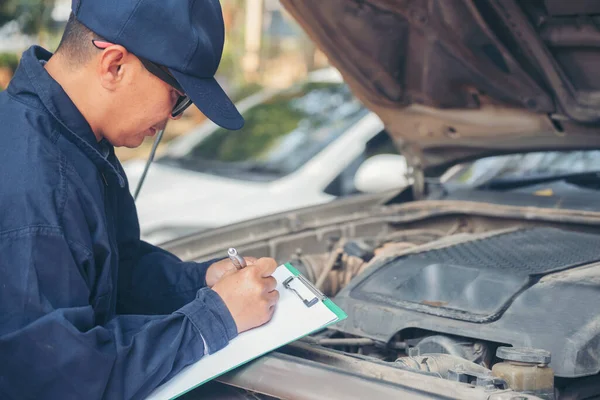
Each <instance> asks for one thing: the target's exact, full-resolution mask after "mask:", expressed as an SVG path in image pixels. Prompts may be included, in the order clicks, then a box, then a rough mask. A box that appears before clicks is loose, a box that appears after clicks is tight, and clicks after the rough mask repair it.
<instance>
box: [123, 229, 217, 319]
mask: <svg viewBox="0 0 600 400" xmlns="http://www.w3.org/2000/svg"><path fill="white" fill-rule="evenodd" d="M132 249H137V251H134V252H133V254H132V251H131V250H132ZM120 252H121V254H127V253H129V254H132V256H130V257H122V258H121V260H120V263H119V274H120V275H119V307H118V312H119V313H120V314H168V313H171V312H173V311H174V310H177V309H179V308H181V307H183V306H184V305H185V304H187V303H189V302H190V301H192V300H193V299H194V296H195V295H196V292H197V291H198V290H199V289H201V288H203V287H205V286H206V271H207V270H208V268H209V267H210V266H211V265H212V264H213V263H214V262H215V261H218V260H219V259H214V260H209V261H206V262H203V263H196V262H183V261H181V260H180V259H179V258H178V257H176V256H175V255H173V254H171V253H169V252H168V251H165V250H163V249H161V248H159V247H157V246H154V245H151V244H149V243H146V242H144V241H141V240H138V241H137V243H129V244H128V246H127V248H126V249H122V250H120Z"/></svg>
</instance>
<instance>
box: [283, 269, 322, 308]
mask: <svg viewBox="0 0 600 400" xmlns="http://www.w3.org/2000/svg"><path fill="white" fill-rule="evenodd" d="M294 279H297V280H298V281H300V283H302V284H303V285H304V286H306V288H307V289H308V290H310V292H311V293H312V294H313V296H314V297H311V298H305V297H304V296H302V294H301V293H300V292H299V291H297V290H296V289H294V288H293V287H291V286H290V284H291V283H292V281H293V280H294ZM283 287H284V288H286V289H289V290H291V291H293V292H294V293H296V295H297V296H298V297H299V298H300V300H302V302H303V303H304V305H305V306H306V307H312V306H314V305H315V304H317V303H318V302H319V301H323V299H325V295H324V294H323V293H322V292H321V291H320V290H319V289H317V288H316V287H315V286H314V285H313V284H312V283H311V282H310V281H309V280H308V279H306V278H305V277H303V276H302V275H298V276H290V277H289V278H287V279H286V280H285V281H283Z"/></svg>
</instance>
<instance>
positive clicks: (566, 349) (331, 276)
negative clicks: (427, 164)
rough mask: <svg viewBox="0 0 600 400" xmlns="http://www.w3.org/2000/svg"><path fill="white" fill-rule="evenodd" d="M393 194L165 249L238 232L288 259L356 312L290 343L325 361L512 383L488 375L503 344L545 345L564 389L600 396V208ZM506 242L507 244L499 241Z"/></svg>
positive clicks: (188, 252) (235, 241) (567, 393)
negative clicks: (396, 197)
mask: <svg viewBox="0 0 600 400" xmlns="http://www.w3.org/2000/svg"><path fill="white" fill-rule="evenodd" d="M387 201H389V200H386V199H384V200H382V199H381V198H377V197H375V196H374V197H372V198H368V197H362V196H361V197H359V198H356V199H348V200H344V201H340V202H335V204H333V203H332V204H329V205H325V206H320V207H315V208H310V209H306V210H300V211H296V212H293V213H284V214H281V215H277V216H272V217H269V218H262V219H260V220H255V221H249V222H247V223H243V224H238V225H234V226H230V227H224V228H220V229H217V230H213V231H211V232H210V233H206V234H202V233H201V234H199V235H195V236H193V237H189V238H186V239H182V240H178V241H175V242H172V243H169V244H168V245H166V246H165V248H166V249H168V250H170V251H173V252H174V253H175V254H176V255H178V256H180V257H181V258H182V259H186V260H205V259H209V258H213V257H219V256H222V254H223V253H224V250H225V249H226V247H228V246H230V245H233V246H235V247H236V248H237V249H238V250H239V251H240V253H242V254H244V255H248V256H255V257H261V256H266V255H267V256H270V257H273V258H275V259H276V260H277V261H278V262H280V263H285V262H291V263H292V264H293V265H294V266H295V267H296V268H297V269H299V270H300V271H302V273H303V274H304V275H305V276H306V277H307V278H308V279H309V280H311V281H312V282H313V283H315V285H316V286H318V287H320V288H321V290H322V291H323V292H324V293H325V294H326V295H328V296H330V297H332V298H334V299H335V302H336V303H337V304H338V305H340V306H341V307H342V309H344V310H345V311H346V312H347V314H348V318H347V319H346V320H345V321H342V322H341V323H339V324H336V325H335V326H334V329H328V330H326V331H323V332H319V333H317V334H315V335H312V336H311V337H307V338H305V339H304V340H303V341H302V342H298V343H296V344H293V345H290V346H288V347H287V348H283V349H281V350H280V351H281V352H283V353H285V354H294V355H298V356H299V357H301V358H303V359H310V360H312V361H318V362H323V363H324V364H331V363H333V361H332V360H333V359H334V358H335V357H334V356H332V354H337V355H338V356H336V357H342V356H345V357H351V359H353V360H368V361H369V362H370V363H376V364H377V365H385V366H388V367H393V368H396V369H398V368H399V369H410V370H413V371H418V372H419V373H423V374H428V375H434V376H436V377H437V378H441V379H442V380H455V381H458V382H466V383H470V384H472V385H479V384H482V385H485V386H484V387H487V386H490V385H491V386H493V387H495V388H497V389H499V390H501V389H502V388H503V387H504V386H503V383H502V381H501V380H494V379H495V378H494V375H493V374H491V370H492V369H493V368H494V366H495V365H498V364H500V363H501V362H502V360H501V359H500V358H498V357H497V356H496V353H497V351H498V349H499V348H501V347H506V346H508V347H511V346H512V347H525V348H534V349H543V350H547V351H549V352H550V353H551V357H552V358H551V362H550V367H551V368H552V369H553V370H554V372H555V374H554V375H555V378H554V387H555V389H556V390H555V394H556V397H555V398H558V399H563V398H564V399H567V398H569V399H584V398H594V396H600V376H599V375H598V366H599V364H598V362H599V360H600V355H599V352H600V319H599V318H598V316H597V314H598V313H597V312H596V310H595V305H596V304H597V303H598V300H600V263H598V260H599V259H600V256H599V255H597V254H595V253H596V252H598V254H600V251H598V249H600V246H598V244H600V229H599V228H598V227H600V214H598V213H596V212H592V211H584V210H561V209H557V208H536V207H521V206H508V205H501V204H489V203H483V202H482V203H476V202H468V201H413V202H410V203H406V204H397V205H393V204H392V205H382V203H384V202H387ZM499 241H504V242H506V243H504V244H503V245H502V246H493V245H495V244H497V243H499ZM473 243H477V244H476V245H475V247H474V246H473ZM481 243H483V244H484V246H487V247H490V246H488V245H490V243H491V245H492V249H491V250H490V249H487V250H486V248H485V247H484V248H482V245H481ZM513 247H514V249H515V250H513ZM457 254H459V256H457ZM465 259H466V260H465ZM448 260H451V261H452V262H447V261H448ZM449 271H451V273H448V272H449ZM396 282H397V283H396ZM417 288H420V289H419V290H416V289H417ZM298 346H301V347H302V349H301V350H298ZM319 349H322V350H319ZM323 352H325V353H323ZM331 352H333V353H331ZM342 358H343V357H342ZM344 363H346V364H344V365H342V367H343V368H359V367H358V364H356V362H348V361H347V360H346V361H344ZM331 365H334V364H331ZM338 367H339V366H338ZM365 368H369V369H371V368H372V366H368V367H365ZM377 376H379V375H377ZM478 382H479V383H478ZM538 395H539V394H538ZM546 398H550V397H546Z"/></svg>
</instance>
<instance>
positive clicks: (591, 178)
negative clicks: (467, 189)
mask: <svg viewBox="0 0 600 400" xmlns="http://www.w3.org/2000/svg"><path fill="white" fill-rule="evenodd" d="M556 181H568V182H570V183H574V184H577V185H580V186H598V185H599V184H600V171H584V172H568V173H564V174H552V175H549V174H546V175H543V174H540V175H535V176H530V177H522V178H518V177H512V178H497V179H492V180H491V181H488V182H485V183H484V184H482V185H481V186H479V188H480V189H491V190H503V189H517V188H522V187H527V186H533V185H539V184H542V183H548V182H556Z"/></svg>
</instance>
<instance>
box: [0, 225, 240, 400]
mask: <svg viewBox="0 0 600 400" xmlns="http://www.w3.org/2000/svg"><path fill="white" fill-rule="evenodd" d="M91 263H93V258H92V257H91V254H88V252H87V251H86V250H85V249H84V248H82V247H81V246H78V245H77V244H76V243H71V242H69V241H67V240H66V239H65V238H64V236H63V235H62V232H61V231H60V229H58V228H45V227H32V228H25V229H22V230H17V231H11V232H5V233H3V234H0V354H2V362H1V363H0V398H3V399H4V398H6V399H30V398H56V399H81V398H85V399H117V400H118V399H140V398H144V397H145V396H147V395H148V394H149V393H150V392H151V391H152V390H153V389H154V388H156V387H157V386H159V385H160V384H161V383H163V382H165V381H166V380H168V379H169V378H170V377H172V376H173V375H174V374H176V373H177V372H179V371H180V370H181V369H182V368H184V367H185V366H187V365H189V364H191V363H194V362H196V361H197V360H199V359H200V358H201V357H202V356H203V355H205V354H207V353H212V352H215V351H217V350H219V349H220V348H222V347H224V346H225V345H226V344H227V343H228V341H229V340H230V339H232V338H233V337H234V336H235V335H236V334H237V329H236V327H235V323H234V321H233V319H232V318H231V314H230V313H229V311H228V310H227V307H226V306H225V304H224V303H223V301H222V300H221V298H220V297H219V295H218V294H217V293H216V292H214V291H212V290H211V289H209V288H203V289H200V290H198V291H196V292H195V293H194V295H193V296H192V297H193V299H192V300H191V302H189V303H188V304H186V305H184V306H183V307H181V308H179V309H177V310H176V311H174V312H172V313H170V314H168V315H160V316H159V315H153V316H150V315H119V316H117V317H116V318H113V319H110V320H109V321H108V322H107V323H104V324H98V322H97V321H98V320H101V319H102V316H101V315H98V310H102V309H103V303H105V302H109V303H110V302H111V301H113V300H111V298H114V296H110V295H104V294H101V293H95V292H94V288H93V287H90V286H89V285H90V282H92V280H91V279H90V278H89V277H88V276H87V275H86V271H88V270H89V268H90V264H91Z"/></svg>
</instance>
